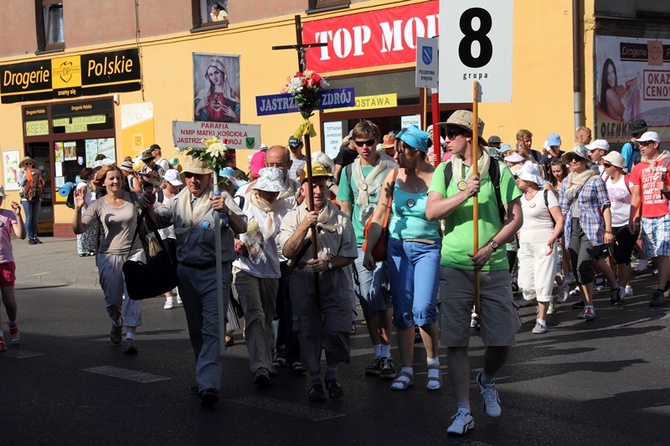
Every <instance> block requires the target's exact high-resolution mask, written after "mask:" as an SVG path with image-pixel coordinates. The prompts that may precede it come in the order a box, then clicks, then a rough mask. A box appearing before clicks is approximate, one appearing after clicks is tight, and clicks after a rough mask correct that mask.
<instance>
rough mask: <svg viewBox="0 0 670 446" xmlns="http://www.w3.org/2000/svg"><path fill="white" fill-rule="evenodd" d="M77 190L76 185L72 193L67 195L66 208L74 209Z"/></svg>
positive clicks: (71, 190)
mask: <svg viewBox="0 0 670 446" xmlns="http://www.w3.org/2000/svg"><path fill="white" fill-rule="evenodd" d="M75 190H77V185H76V184H75V185H74V186H72V188H71V189H70V193H69V194H67V198H66V199H65V206H67V207H69V208H70V209H74V191H75Z"/></svg>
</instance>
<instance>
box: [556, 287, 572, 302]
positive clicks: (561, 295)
mask: <svg viewBox="0 0 670 446" xmlns="http://www.w3.org/2000/svg"><path fill="white" fill-rule="evenodd" d="M568 297H570V287H569V286H568V284H567V283H566V282H563V285H561V286H559V287H558V288H557V290H556V301H557V302H558V303H563V302H565V301H566V300H568Z"/></svg>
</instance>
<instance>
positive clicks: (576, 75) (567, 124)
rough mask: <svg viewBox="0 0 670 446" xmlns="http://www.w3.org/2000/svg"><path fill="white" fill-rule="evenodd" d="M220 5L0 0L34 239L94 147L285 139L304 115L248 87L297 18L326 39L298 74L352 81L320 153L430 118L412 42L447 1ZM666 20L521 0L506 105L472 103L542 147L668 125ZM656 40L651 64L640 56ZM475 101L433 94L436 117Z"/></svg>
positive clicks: (5, 76) (489, 120) (11, 154)
mask: <svg viewBox="0 0 670 446" xmlns="http://www.w3.org/2000/svg"><path fill="white" fill-rule="evenodd" d="M212 3H214V2H213V1H212V0H161V1H157V0H137V1H136V0H116V1H114V2H91V1H85V0H62V1H53V0H34V1H27V0H6V1H4V2H1V3H0V27H1V28H2V29H3V31H4V34H5V36H9V37H6V38H5V39H4V40H3V42H2V44H0V75H1V76H2V84H0V99H1V103H0V123H2V124H0V126H1V128H2V131H1V132H0V151H2V155H3V156H2V159H3V164H2V166H3V170H2V172H3V173H2V181H3V183H2V184H3V185H4V186H5V188H6V189H7V190H8V195H9V197H10V199H17V198H18V193H17V190H18V187H17V185H16V184H15V181H14V183H13V182H12V180H13V175H14V172H15V170H16V168H17V164H18V160H20V158H22V157H23V156H24V155H29V156H32V157H33V158H35V159H36V160H37V161H38V163H39V164H40V167H41V168H42V169H43V170H44V173H45V178H46V180H47V188H46V193H45V197H44V201H43V210H42V215H41V218H40V221H41V224H40V233H48V232H52V233H54V234H55V235H57V236H72V231H71V223H70V222H71V219H72V212H73V211H72V210H71V209H69V208H67V207H66V206H65V197H62V196H60V195H59V194H58V193H56V191H57V190H58V188H59V187H61V186H62V185H63V184H66V183H67V182H69V181H73V180H74V178H75V176H76V174H77V173H78V172H79V171H80V170H81V168H82V167H84V166H85V165H90V163H91V162H92V158H94V156H95V155H96V154H97V153H103V154H105V155H107V156H108V157H110V158H113V159H115V160H117V161H121V160H123V158H124V157H125V156H131V157H135V156H137V154H138V153H139V152H140V151H141V150H142V149H144V148H147V147H148V146H149V145H151V144H152V143H158V144H159V145H161V146H162V148H163V156H164V157H165V158H168V159H171V158H177V159H179V158H180V154H179V153H178V151H177V149H176V148H175V145H183V144H181V143H179V142H178V141H179V140H180V138H181V140H182V141H186V142H192V141H195V140H197V139H198V138H200V137H201V136H203V135H211V134H214V135H219V136H221V137H224V138H226V139H228V140H229V141H230V143H231V146H234V147H235V150H234V152H235V162H236V164H237V165H238V167H240V168H242V169H243V170H246V169H247V167H248V166H247V159H248V155H249V154H250V153H252V152H253V150H254V149H255V148H257V147H258V146H259V145H260V143H261V142H262V143H264V144H267V145H273V144H286V143H287V140H288V137H289V136H290V135H291V134H292V133H293V132H294V130H295V129H296V128H297V127H298V125H299V124H300V123H301V121H302V119H301V118H300V117H299V115H298V114H297V113H279V114H266V113H263V112H261V111H260V110H259V108H258V103H257V98H259V97H263V96H269V95H276V94H278V93H280V90H281V89H282V87H283V86H284V84H285V83H286V81H287V78H288V77H289V76H291V75H293V74H294V73H295V72H296V71H297V68H298V66H299V60H298V59H299V53H298V51H296V50H295V49H293V48H290V49H273V47H275V46H288V45H295V44H296V43H297V30H296V16H299V17H300V21H301V26H302V34H301V37H302V40H303V43H304V44H317V43H318V44H324V46H317V45H307V46H306V47H305V53H304V54H305V59H304V60H305V62H306V64H307V68H310V69H315V70H317V71H319V73H321V74H322V75H324V76H326V77H327V78H328V80H329V81H330V84H331V86H330V88H333V89H337V88H344V87H354V89H355V96H356V104H355V105H354V106H353V107H348V108H340V109H331V110H322V111H318V112H316V113H315V115H314V116H313V117H312V122H313V123H314V125H315V128H316V130H317V137H315V138H312V149H313V150H323V151H325V152H326V153H328V154H329V155H331V156H334V155H335V153H336V151H337V150H338V148H339V142H340V141H341V138H342V136H344V135H346V134H347V133H348V131H349V130H350V129H351V128H352V127H353V125H355V123H356V121H357V120H358V119H360V118H367V119H372V120H373V121H374V122H376V123H377V124H378V125H379V127H380V129H381V130H382V132H383V133H386V132H390V131H396V132H397V131H398V130H400V128H401V127H402V126H404V125H406V124H408V123H413V122H416V123H418V124H419V125H421V126H423V127H425V126H426V125H427V124H429V123H431V122H432V120H433V118H432V113H431V97H430V94H429V93H428V92H426V90H425V89H419V88H416V86H415V78H414V76H415V66H416V64H415V57H416V55H415V53H416V50H415V42H416V37H417V36H418V37H434V36H436V35H437V34H438V33H439V29H440V28H439V24H440V14H445V11H440V6H441V5H446V7H445V6H443V8H445V9H448V7H449V6H448V5H449V2H447V1H445V0H443V1H442V2H440V1H439V0H430V1H425V0H404V1H400V0H396V1H382V0H365V1H363V0H359V1H344V0H285V1H281V2H267V1H261V0H245V1H238V0H230V1H219V2H217V3H218V4H219V5H220V8H217V10H218V11H223V13H220V12H219V14H218V15H216V16H214V15H211V13H212V8H211V5H212ZM669 14H670V6H668V5H666V2H661V1H651V0H647V1H644V0H637V1H630V0H628V1H625V0H608V1H605V0H582V1H578V0H557V1H552V2H536V1H531V0H515V1H514V12H513V28H514V29H513V48H512V50H513V51H512V57H511V60H509V61H507V63H509V64H510V65H511V67H512V90H513V93H512V100H511V102H507V103H482V104H481V105H480V107H479V113H480V116H481V117H482V119H483V120H484V121H485V122H486V126H485V129H484V130H485V131H484V133H485V136H489V135H491V134H497V135H499V136H501V138H502V139H503V141H504V142H508V143H511V144H513V143H514V142H515V140H514V135H515V134H516V131H517V130H518V129H520V128H527V129H530V130H531V131H532V132H533V133H534V134H535V139H536V142H535V145H536V146H541V144H542V141H543V140H544V139H546V136H547V135H548V134H549V133H553V132H558V133H559V134H561V136H562V137H563V141H565V143H564V144H565V145H566V146H568V147H569V145H570V144H569V143H568V142H571V141H572V138H573V134H574V128H575V124H576V123H577V122H579V123H581V124H585V125H587V126H589V127H592V128H593V129H594V131H595V135H596V136H598V137H600V136H603V137H605V138H607V139H608V140H610V142H611V143H617V142H622V141H623V139H624V138H625V133H626V122H625V121H626V120H627V119H630V118H632V117H644V118H645V119H648V120H649V121H650V123H651V124H652V125H654V126H655V127H657V128H658V129H660V130H663V128H664V127H667V126H668V125H670V122H668V118H667V115H668V108H667V106H668V104H669V103H670V102H668V101H670V95H668V94H667V88H670V85H667V86H666V85H665V84H664V83H663V82H664V81H665V77H664V76H667V74H665V73H666V72H667V71H670V68H669V67H670V55H669V54H670V53H669V52H668V50H667V48H668V47H670V35H669V34H670V28H669V27H668V26H667V24H668V16H669ZM575 30H576V32H575ZM659 44H660V52H661V59H660V65H659V64H658V60H657V59H654V60H652V59H650V56H649V54H650V53H654V52H655V51H656V49H657V48H659ZM631 48H632V49H631ZM650 49H652V50H653V51H651V50H650ZM575 54H577V57H573V56H574V55H575ZM608 59H611V60H612V61H613V64H614V65H615V67H616V68H617V69H619V71H620V72H621V74H620V75H619V81H618V85H619V86H621V87H622V88H620V89H619V90H620V92H621V94H620V95H621V101H620V102H622V104H623V105H624V109H625V108H626V106H628V110H627V111H626V112H625V113H621V114H617V112H610V111H608V110H604V109H603V108H604V107H605V103H604V102H602V101H600V96H601V95H602V93H601V91H606V90H607V89H605V90H602V84H603V77H602V72H603V70H604V69H607V68H605V62H606V61H607V60H608ZM650 61H651V62H650ZM650 63H652V64H656V65H650ZM617 65H618V66H617ZM608 66H609V64H608ZM217 76H218V78H217ZM217 79H218V80H217ZM605 79H606V77H605ZM217 82H218V83H217ZM648 87H649V88H648ZM631 98H632V99H631ZM601 103H602V105H601ZM624 103H625V104H624ZM471 106H472V104H470V103H457V104H440V106H439V109H440V120H444V119H446V118H447V117H448V115H449V113H450V112H451V111H452V110H455V109H458V108H470V107H471ZM663 131H664V130H663ZM666 136H670V135H666Z"/></svg>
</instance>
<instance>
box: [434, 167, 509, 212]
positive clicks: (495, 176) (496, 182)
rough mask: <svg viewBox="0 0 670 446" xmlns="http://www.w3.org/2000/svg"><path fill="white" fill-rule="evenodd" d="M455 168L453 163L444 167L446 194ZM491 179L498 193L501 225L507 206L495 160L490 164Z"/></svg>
mask: <svg viewBox="0 0 670 446" xmlns="http://www.w3.org/2000/svg"><path fill="white" fill-rule="evenodd" d="M453 174H454V172H453V166H452V164H451V162H447V164H446V165H445V166H444V185H445V187H444V190H445V192H446V190H447V189H449V183H451V177H452V176H453ZM489 178H491V184H493V188H494V189H495V193H496V200H497V201H498V216H499V217H500V223H503V224H504V223H505V218H506V217H507V213H506V212H505V206H503V203H502V195H501V194H500V165H499V164H498V162H497V161H496V160H494V159H492V160H491V162H490V163H489Z"/></svg>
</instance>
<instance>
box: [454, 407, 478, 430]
mask: <svg viewBox="0 0 670 446" xmlns="http://www.w3.org/2000/svg"><path fill="white" fill-rule="evenodd" d="M451 419H452V420H454V421H453V422H452V423H451V425H450V426H449V427H448V428H447V433H449V434H452V435H465V434H466V433H467V432H468V431H469V430H470V429H472V428H474V427H475V419H474V418H472V415H470V414H469V413H467V412H461V411H460V410H459V411H458V412H456V415H454V416H453V417H451Z"/></svg>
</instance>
